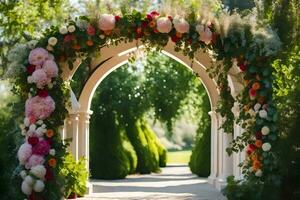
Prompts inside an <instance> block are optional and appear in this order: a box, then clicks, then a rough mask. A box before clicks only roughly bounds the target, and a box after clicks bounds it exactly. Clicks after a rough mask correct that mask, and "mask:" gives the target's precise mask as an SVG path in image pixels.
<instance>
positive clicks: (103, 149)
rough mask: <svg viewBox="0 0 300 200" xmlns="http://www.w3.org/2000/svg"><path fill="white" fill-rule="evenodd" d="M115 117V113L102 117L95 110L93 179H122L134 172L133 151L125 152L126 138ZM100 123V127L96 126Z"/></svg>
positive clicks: (92, 151)
mask: <svg viewBox="0 0 300 200" xmlns="http://www.w3.org/2000/svg"><path fill="white" fill-rule="evenodd" d="M115 117H116V116H115V114H114V113H113V112H110V111H108V112H105V114H104V115H101V114H100V112H97V110H95V116H94V117H93V118H92V120H91V133H90V149H91V150H90V170H91V176H92V177H93V178H98V179H121V178H125V177H126V176H127V174H129V173H130V172H132V165H133V162H132V159H133V157H134V155H132V156H128V153H131V152H132V151H125V147H126V145H123V141H124V136H123V137H122V135H121V134H120V131H121V130H120V127H118V126H117V125H116V124H115V121H116V118H115ZM101 122H102V123H101ZM99 123H100V126H95V124H99ZM122 139H123V140H122Z"/></svg>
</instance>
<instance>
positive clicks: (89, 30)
mask: <svg viewBox="0 0 300 200" xmlns="http://www.w3.org/2000/svg"><path fill="white" fill-rule="evenodd" d="M86 32H87V34H88V35H89V36H94V35H95V33H96V29H95V28H94V27H93V26H92V25H88V27H87V29H86Z"/></svg>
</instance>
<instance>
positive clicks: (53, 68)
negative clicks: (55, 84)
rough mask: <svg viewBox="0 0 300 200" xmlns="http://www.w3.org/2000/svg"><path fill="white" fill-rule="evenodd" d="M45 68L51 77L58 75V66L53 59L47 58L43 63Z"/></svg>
mask: <svg viewBox="0 0 300 200" xmlns="http://www.w3.org/2000/svg"><path fill="white" fill-rule="evenodd" d="M43 70H44V71H45V72H46V74H47V76H48V77H49V78H54V77H56V76H57V75H58V67H57V65H56V63H55V62H54V61H53V60H46V61H45V62H44V64H43Z"/></svg>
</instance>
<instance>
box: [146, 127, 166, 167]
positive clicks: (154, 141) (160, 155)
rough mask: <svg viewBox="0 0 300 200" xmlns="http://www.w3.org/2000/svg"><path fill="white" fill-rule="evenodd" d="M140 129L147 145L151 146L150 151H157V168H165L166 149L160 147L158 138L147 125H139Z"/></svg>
mask: <svg viewBox="0 0 300 200" xmlns="http://www.w3.org/2000/svg"><path fill="white" fill-rule="evenodd" d="M141 128H142V131H143V132H144V134H145V136H146V137H147V140H148V144H149V145H150V144H151V145H153V147H152V149H157V157H156V160H158V163H159V167H165V166H166V165H167V149H166V148H165V147H164V146H163V145H162V143H161V142H160V141H159V139H158V137H157V136H156V135H155V133H154V132H153V130H152V129H151V128H150V126H149V125H148V124H147V123H145V122H143V123H142V124H141Z"/></svg>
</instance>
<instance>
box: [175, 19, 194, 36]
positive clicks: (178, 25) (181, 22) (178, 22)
mask: <svg viewBox="0 0 300 200" xmlns="http://www.w3.org/2000/svg"><path fill="white" fill-rule="evenodd" d="M173 24H174V27H175V29H176V31H177V32H178V33H187V32H189V29H190V25H189V23H188V22H187V21H186V20H185V19H183V18H181V17H175V18H174V20H173Z"/></svg>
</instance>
